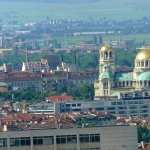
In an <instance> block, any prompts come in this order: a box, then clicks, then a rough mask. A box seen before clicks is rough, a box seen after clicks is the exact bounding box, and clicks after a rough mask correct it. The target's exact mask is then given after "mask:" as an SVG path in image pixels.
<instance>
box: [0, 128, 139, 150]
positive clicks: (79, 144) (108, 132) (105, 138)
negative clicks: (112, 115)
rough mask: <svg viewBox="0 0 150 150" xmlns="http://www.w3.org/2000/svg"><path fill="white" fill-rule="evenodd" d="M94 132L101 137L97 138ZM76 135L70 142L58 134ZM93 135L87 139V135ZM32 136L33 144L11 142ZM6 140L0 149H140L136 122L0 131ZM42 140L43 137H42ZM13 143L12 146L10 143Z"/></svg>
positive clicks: (64, 135)
mask: <svg viewBox="0 0 150 150" xmlns="http://www.w3.org/2000/svg"><path fill="white" fill-rule="evenodd" d="M93 135H94V136H99V137H100V138H99V139H98V140H97V139H96V140H94V139H93V138H91V137H93ZM69 136H75V137H76V142H75V141H73V140H72V141H70V142H68V143H64V141H63V140H62V143H59V141H58V138H59V137H61V138H64V137H67V140H68V137H69ZM82 136H86V137H87V136H88V137H90V140H89V141H88V142H87V138H82V139H81V137H82ZM23 137H24V138H29V139H30V145H28V146H27V145H24V146H22V145H20V146H18V143H15V144H17V146H15V145H12V141H13V139H14V138H19V139H21V138H23ZM35 137H36V138H38V137H39V138H41V137H43V138H46V137H52V138H53V140H52V143H49V142H48V141H47V140H45V142H44V143H43V144H38V145H36V144H35V141H34V140H33V139H35ZM2 139H6V140H7V144H8V145H7V147H2V144H1V142H0V150H42V149H43V150H137V129H136V127H134V126H105V127H93V128H69V129H48V130H30V131H9V132H1V133H0V141H1V140H2ZM39 142H40V141H39ZM10 143H11V146H10Z"/></svg>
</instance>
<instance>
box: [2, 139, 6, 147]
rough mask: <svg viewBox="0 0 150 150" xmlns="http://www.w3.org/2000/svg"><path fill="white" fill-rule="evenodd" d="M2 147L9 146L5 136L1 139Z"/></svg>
mask: <svg viewBox="0 0 150 150" xmlns="http://www.w3.org/2000/svg"><path fill="white" fill-rule="evenodd" d="M0 147H7V139H5V138H2V139H0Z"/></svg>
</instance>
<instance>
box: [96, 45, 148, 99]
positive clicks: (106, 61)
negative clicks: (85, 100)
mask: <svg viewBox="0 0 150 150" xmlns="http://www.w3.org/2000/svg"><path fill="white" fill-rule="evenodd" d="M149 88H150V48H149V47H145V48H141V50H140V52H139V53H138V54H137V56H136V58H135V64H134V69H133V71H131V72H120V71H119V72H117V69H116V64H115V52H114V50H113V49H112V47H111V46H110V45H107V44H105V45H104V46H103V47H102V48H101V49H100V61H99V78H98V80H97V81H96V82H95V98H96V99H98V97H103V96H105V97H111V96H117V95H118V93H125V92H128V91H136V90H138V91H140V90H144V89H149Z"/></svg>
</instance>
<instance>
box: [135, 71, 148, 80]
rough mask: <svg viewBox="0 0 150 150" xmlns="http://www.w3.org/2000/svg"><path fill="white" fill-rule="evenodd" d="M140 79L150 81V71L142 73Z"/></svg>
mask: <svg viewBox="0 0 150 150" xmlns="http://www.w3.org/2000/svg"><path fill="white" fill-rule="evenodd" d="M138 79H139V80H140V81H150V71H147V72H144V73H142V74H140V76H139V78H138Z"/></svg>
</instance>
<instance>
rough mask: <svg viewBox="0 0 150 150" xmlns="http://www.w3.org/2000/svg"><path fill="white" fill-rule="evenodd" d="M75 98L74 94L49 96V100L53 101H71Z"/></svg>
mask: <svg viewBox="0 0 150 150" xmlns="http://www.w3.org/2000/svg"><path fill="white" fill-rule="evenodd" d="M72 100H73V97H72V96H68V95H63V96H49V97H48V101H52V102H70V101H72Z"/></svg>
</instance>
